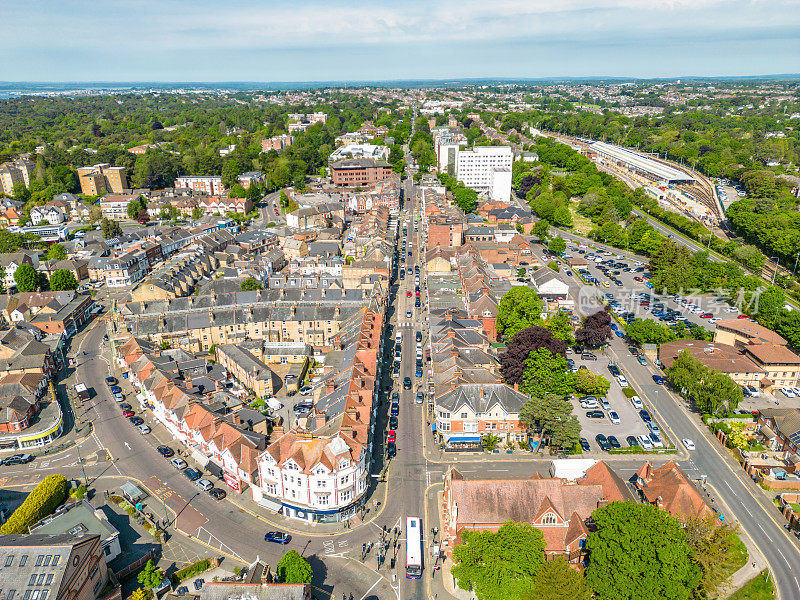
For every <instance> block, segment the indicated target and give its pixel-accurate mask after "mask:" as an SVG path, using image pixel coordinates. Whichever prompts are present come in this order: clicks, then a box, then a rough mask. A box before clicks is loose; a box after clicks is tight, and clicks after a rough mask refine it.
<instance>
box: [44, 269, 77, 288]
mask: <svg viewBox="0 0 800 600" xmlns="http://www.w3.org/2000/svg"><path fill="white" fill-rule="evenodd" d="M77 288H78V282H77V280H76V279H75V275H73V274H72V271H70V270H69V269H58V270H57V271H56V272H54V273H53V274H52V275H51V276H50V289H51V290H53V291H54V292H63V291H67V290H75V289H77Z"/></svg>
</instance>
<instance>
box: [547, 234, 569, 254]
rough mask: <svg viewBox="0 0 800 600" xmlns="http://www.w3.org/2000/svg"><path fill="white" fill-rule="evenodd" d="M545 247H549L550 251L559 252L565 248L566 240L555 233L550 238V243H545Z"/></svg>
mask: <svg viewBox="0 0 800 600" xmlns="http://www.w3.org/2000/svg"><path fill="white" fill-rule="evenodd" d="M547 247H548V248H550V252H554V253H555V254H561V253H562V252H564V250H566V249H567V242H565V241H564V238H562V237H561V236H560V235H557V236H556V237H554V238H553V239H552V240H550V243H548V244H547Z"/></svg>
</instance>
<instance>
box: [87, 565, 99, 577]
mask: <svg viewBox="0 0 800 600" xmlns="http://www.w3.org/2000/svg"><path fill="white" fill-rule="evenodd" d="M96 576H97V565H95V567H94V569H92V572H91V573H89V579H94V578H95V577H96Z"/></svg>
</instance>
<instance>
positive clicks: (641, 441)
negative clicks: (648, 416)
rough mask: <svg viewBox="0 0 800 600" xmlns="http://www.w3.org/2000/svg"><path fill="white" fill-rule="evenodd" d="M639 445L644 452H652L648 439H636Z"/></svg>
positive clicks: (643, 437) (643, 436)
mask: <svg viewBox="0 0 800 600" xmlns="http://www.w3.org/2000/svg"><path fill="white" fill-rule="evenodd" d="M638 440H639V445H640V446H641V447H642V448H644V449H645V450H652V449H653V442H651V441H650V438H649V437H647V436H646V435H640V436H639V437H638Z"/></svg>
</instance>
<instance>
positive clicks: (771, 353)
mask: <svg viewBox="0 0 800 600" xmlns="http://www.w3.org/2000/svg"><path fill="white" fill-rule="evenodd" d="M744 351H745V353H746V354H751V355H753V356H754V357H755V358H756V360H758V362H759V363H761V364H763V365H770V364H781V365H786V364H789V365H797V364H800V356H797V354H795V353H794V352H792V351H791V350H789V348H787V347H786V346H781V345H778V344H765V343H763V342H761V341H760V340H759V341H751V342H750V343H749V344H747V346H745V347H744Z"/></svg>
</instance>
